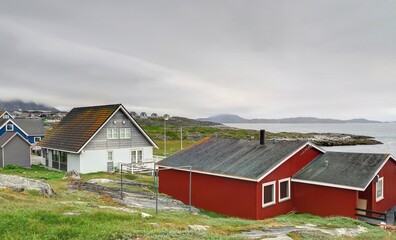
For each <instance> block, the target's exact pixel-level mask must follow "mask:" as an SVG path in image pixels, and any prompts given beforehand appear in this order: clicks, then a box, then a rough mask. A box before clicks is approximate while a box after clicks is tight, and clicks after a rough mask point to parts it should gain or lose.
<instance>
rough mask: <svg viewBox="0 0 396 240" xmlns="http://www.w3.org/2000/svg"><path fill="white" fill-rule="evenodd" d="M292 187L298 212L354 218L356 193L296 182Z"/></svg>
mask: <svg viewBox="0 0 396 240" xmlns="http://www.w3.org/2000/svg"><path fill="white" fill-rule="evenodd" d="M292 185H293V193H294V200H293V202H294V206H295V208H296V210H297V211H298V212H303V213H309V214H313V215H319V216H322V217H327V216H345V217H350V218H355V212H356V211H355V208H356V207H357V201H358V191H355V190H347V189H341V188H333V187H325V186H318V185H311V184H305V183H296V182H293V184H292Z"/></svg>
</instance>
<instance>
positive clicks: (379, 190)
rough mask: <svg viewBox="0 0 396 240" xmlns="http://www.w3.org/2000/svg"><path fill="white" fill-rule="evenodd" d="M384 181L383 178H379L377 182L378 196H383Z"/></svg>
mask: <svg viewBox="0 0 396 240" xmlns="http://www.w3.org/2000/svg"><path fill="white" fill-rule="evenodd" d="M382 183H383V179H380V180H378V182H377V184H376V185H377V198H380V197H382V196H383V195H382Z"/></svg>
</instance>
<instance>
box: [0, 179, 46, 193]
mask: <svg viewBox="0 0 396 240" xmlns="http://www.w3.org/2000/svg"><path fill="white" fill-rule="evenodd" d="M0 188H12V189H14V191H17V192H21V191H24V190H36V191H39V192H41V193H42V194H43V195H45V196H52V195H53V194H54V191H53V190H52V188H51V185H49V184H48V183H47V182H45V181H42V180H36V179H30V178H24V177H19V176H15V175H4V174H0Z"/></svg>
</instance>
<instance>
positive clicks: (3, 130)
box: [0, 119, 28, 139]
mask: <svg viewBox="0 0 396 240" xmlns="http://www.w3.org/2000/svg"><path fill="white" fill-rule="evenodd" d="M7 125H12V126H13V127H12V131H7ZM7 132H16V133H19V134H20V135H21V136H22V137H24V138H25V139H28V134H27V133H26V132H25V131H24V130H23V129H22V128H21V127H19V126H18V125H17V124H16V123H15V122H13V121H12V120H11V119H8V120H3V121H2V124H1V125H0V136H2V135H3V134H5V133H7Z"/></svg>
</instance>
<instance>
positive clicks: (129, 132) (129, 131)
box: [125, 128, 131, 138]
mask: <svg viewBox="0 0 396 240" xmlns="http://www.w3.org/2000/svg"><path fill="white" fill-rule="evenodd" d="M125 130H126V132H125V137H126V138H131V129H130V128H126V129H125Z"/></svg>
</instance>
